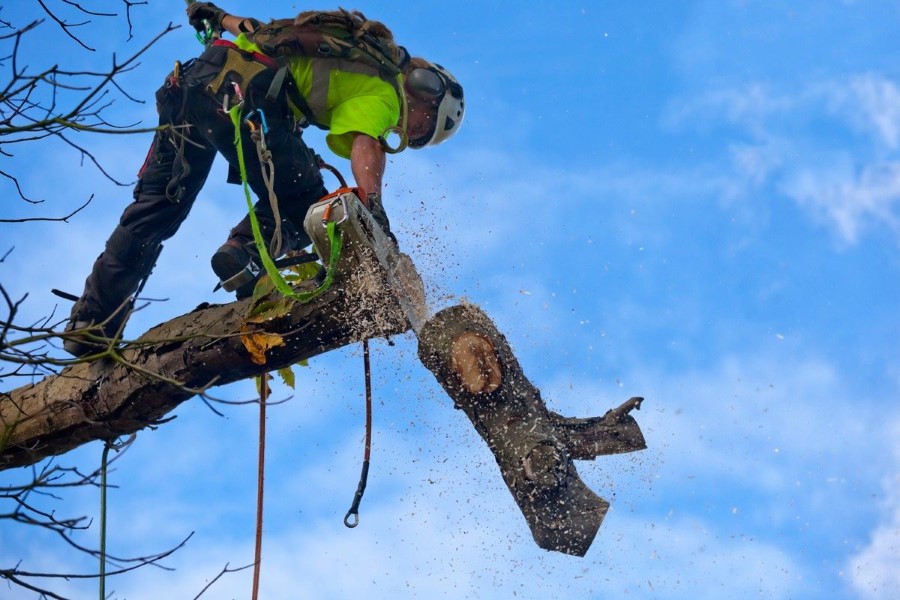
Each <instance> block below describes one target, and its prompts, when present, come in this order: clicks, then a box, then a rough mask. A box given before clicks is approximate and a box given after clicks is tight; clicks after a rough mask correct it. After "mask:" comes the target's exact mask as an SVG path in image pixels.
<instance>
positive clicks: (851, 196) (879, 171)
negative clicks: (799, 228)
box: [782, 162, 900, 244]
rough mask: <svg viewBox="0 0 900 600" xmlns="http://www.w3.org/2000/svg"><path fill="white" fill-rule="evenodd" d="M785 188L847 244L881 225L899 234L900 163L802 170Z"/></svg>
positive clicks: (838, 165) (794, 175) (840, 165)
mask: <svg viewBox="0 0 900 600" xmlns="http://www.w3.org/2000/svg"><path fill="white" fill-rule="evenodd" d="M782 188H783V191H784V192H785V193H786V194H787V195H788V196H789V197H791V198H793V199H794V200H795V201H796V202H797V203H798V204H799V205H800V207H802V208H804V209H805V210H807V211H808V212H809V213H810V214H811V215H812V216H813V218H814V219H816V220H818V221H821V222H824V223H827V224H830V225H831V227H833V228H834V229H835V230H836V233H837V234H838V236H839V238H840V239H841V240H843V241H844V242H846V243H849V244H853V243H856V242H858V241H859V239H860V238H861V237H862V235H863V234H864V233H865V232H867V231H868V230H870V229H873V228H876V227H878V226H881V227H887V228H888V229H889V230H890V231H891V232H892V233H894V234H897V233H900V162H891V163H880V164H869V165H864V166H862V167H856V168H854V167H853V166H852V165H850V164H846V163H845V164H837V165H831V167H830V168H829V167H828V166H824V165H823V166H817V167H812V166H810V167H800V168H799V169H798V170H797V171H795V172H794V173H792V174H791V175H790V176H789V178H788V179H787V180H786V181H785V182H784V183H783V185H782Z"/></svg>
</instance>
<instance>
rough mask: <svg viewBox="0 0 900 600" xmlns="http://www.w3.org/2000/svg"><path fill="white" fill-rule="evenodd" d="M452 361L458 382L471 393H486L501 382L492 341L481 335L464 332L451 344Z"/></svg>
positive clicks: (500, 373)
mask: <svg viewBox="0 0 900 600" xmlns="http://www.w3.org/2000/svg"><path fill="white" fill-rule="evenodd" d="M450 356H451V359H452V360H451V365H452V368H453V370H454V371H455V372H456V376H457V377H458V378H459V382H460V385H462V387H463V389H464V390H465V391H467V392H468V393H470V394H489V393H491V392H493V391H495V390H496V389H497V388H499V387H500V385H501V384H502V383H503V375H502V371H501V369H500V360H499V359H498V358H497V352H496V350H495V349H494V344H493V343H492V342H491V340H489V339H488V338H486V337H484V336H483V335H480V334H477V333H472V332H469V331H467V332H465V333H461V334H460V335H458V336H456V337H455V338H454V339H453V342H452V343H451V345H450Z"/></svg>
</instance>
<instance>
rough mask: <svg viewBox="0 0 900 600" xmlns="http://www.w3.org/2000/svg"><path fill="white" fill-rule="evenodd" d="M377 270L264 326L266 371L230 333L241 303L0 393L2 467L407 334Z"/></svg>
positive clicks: (208, 309)
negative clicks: (113, 355) (276, 337)
mask: <svg viewBox="0 0 900 600" xmlns="http://www.w3.org/2000/svg"><path fill="white" fill-rule="evenodd" d="M350 254H351V252H345V255H347V256H349V255H350ZM377 273H378V272H377V267H375V266H372V268H371V270H370V271H369V272H368V273H363V272H362V270H361V269H358V270H357V272H355V273H353V274H351V275H349V276H344V277H341V278H340V279H339V280H337V281H335V283H334V284H333V285H332V287H331V288H330V289H329V290H328V291H326V292H325V293H323V294H322V295H321V296H319V297H317V298H315V299H314V300H312V301H311V302H309V303H307V304H297V305H295V306H294V307H293V309H292V310H291V311H290V313H289V314H287V315H286V316H284V317H282V318H279V319H276V320H273V321H272V322H269V323H266V326H265V330H266V331H272V332H278V333H280V334H281V335H282V337H283V341H284V345H281V346H277V347H274V348H272V349H270V350H269V351H268V352H267V353H266V364H265V365H259V364H256V363H254V362H253V360H252V358H251V356H250V354H249V353H248V352H247V350H246V349H245V347H244V345H243V344H242V343H241V337H240V335H239V333H238V332H239V331H241V325H242V323H243V322H244V317H245V314H246V313H247V310H248V308H249V303H250V301H249V300H245V301H241V302H233V303H231V304H226V305H212V306H210V305H201V306H200V307H198V308H197V309H195V310H194V311H193V312H190V313H188V314H186V315H183V316H181V317H178V318H176V319H173V320H171V321H168V322H166V323H163V324H161V325H158V326H156V327H154V328H153V329H151V330H150V331H148V332H147V333H145V334H144V335H142V336H141V337H140V338H139V339H138V340H136V341H135V342H133V343H130V344H128V345H127V347H125V348H124V349H123V350H122V352H121V357H122V360H121V361H114V360H112V359H109V358H105V359H102V360H96V361H92V362H85V363H78V364H75V365H73V366H71V367H68V368H66V369H64V370H63V371H62V372H61V373H59V374H58V375H55V376H50V377H47V378H45V379H44V380H42V381H40V382H38V383H36V384H33V385H28V386H24V387H21V388H18V389H16V390H13V391H11V392H8V393H3V394H2V395H0V470H2V469H8V468H11V467H19V466H25V465H30V464H34V463H36V462H38V461H40V460H41V459H44V458H46V457H49V456H53V455H58V454H62V453H64V452H66V451H68V450H71V449H72V448H75V447H77V446H80V445H82V444H85V443H87V442H90V441H93V440H102V439H114V438H116V437H118V436H120V435H124V434H130V433H133V432H135V431H138V430H139V429H142V428H144V427H147V426H148V425H152V424H154V423H155V422H157V421H158V420H159V419H161V418H162V417H164V416H165V415H166V414H167V413H168V412H170V411H172V410H173V409H174V408H175V407H177V406H178V405H179V404H181V403H182V402H184V401H185V400H187V399H189V398H191V397H192V396H195V395H197V394H198V390H206V389H208V388H210V387H213V386H219V385H224V384H227V383H232V382H235V381H240V380H242V379H247V378H248V377H253V376H256V375H260V374H262V373H265V372H268V371H273V370H276V369H279V368H282V367H286V366H289V365H292V364H296V363H297V362H299V361H301V360H305V359H307V358H310V357H313V356H316V355H318V354H322V353H324V352H328V351H329V350H333V349H335V348H339V347H341V346H345V345H347V344H351V343H353V342H357V341H360V340H362V339H364V338H370V337H380V336H387V335H392V334H396V333H401V332H404V331H407V330H408V329H409V324H408V322H407V321H406V319H405V317H404V316H403V312H402V311H401V310H400V307H399V305H398V304H397V302H396V300H394V299H393V297H392V296H391V295H390V294H386V293H385V292H384V289H385V288H384V284H383V280H377V282H376V283H375V284H373V283H372V281H373V280H372V277H373V276H377ZM361 279H365V280H366V281H360V280H361ZM361 290H362V291H361ZM372 307H375V308H374V309H373V308H372ZM254 327H259V328H260V329H261V326H254Z"/></svg>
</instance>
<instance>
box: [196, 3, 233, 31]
mask: <svg viewBox="0 0 900 600" xmlns="http://www.w3.org/2000/svg"><path fill="white" fill-rule="evenodd" d="M186 12H187V16H188V23H190V25H191V27H193V28H194V29H196V30H197V31H199V32H203V31H206V25H205V24H204V21H206V22H207V23H209V25H210V26H211V27H212V28H213V29H214V30H216V31H222V19H224V18H225V15H227V14H228V13H227V12H225V11H224V10H222V9H221V8H219V7H218V6H216V5H215V4H213V3H212V2H193V3H191V4H189V5H188V7H187V9H186Z"/></svg>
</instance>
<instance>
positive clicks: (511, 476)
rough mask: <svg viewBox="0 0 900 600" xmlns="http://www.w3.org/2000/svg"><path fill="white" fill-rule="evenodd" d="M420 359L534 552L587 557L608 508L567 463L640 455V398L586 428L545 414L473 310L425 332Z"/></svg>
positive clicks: (499, 340) (446, 314)
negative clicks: (462, 417) (475, 443)
mask: <svg viewBox="0 0 900 600" xmlns="http://www.w3.org/2000/svg"><path fill="white" fill-rule="evenodd" d="M419 358H420V360H421V361H422V363H423V364H424V365H425V366H426V367H427V368H428V369H429V370H431V372H432V373H434V375H435V377H436V378H437V380H438V382H440V384H441V386H443V388H444V390H446V392H447V394H449V395H450V397H451V398H452V399H453V401H454V404H455V406H456V408H459V409H461V410H462V411H463V412H464V413H465V414H466V416H468V417H469V420H470V421H472V424H473V425H474V426H475V429H476V430H477V431H478V433H479V434H480V435H481V437H482V438H483V439H484V441H485V442H487V445H488V447H489V448H490V450H491V452H492V453H493V454H494V457H495V458H496V460H497V464H498V466H499V467H500V473H501V474H502V476H503V480H504V481H505V482H506V485H507V487H508V488H509V491H510V492H511V493H512V496H513V499H514V500H515V501H516V504H518V506H519V508H520V509H521V511H522V514H523V515H524V517H525V520H526V521H527V522H528V526H529V527H530V528H531V533H532V535H533V536H534V540H535V542H537V544H538V546H540V547H541V548H544V549H546V550H555V551H558V552H564V553H566V554H572V555H575V556H584V555H585V553H586V552H587V550H588V548H590V545H591V543H592V542H593V540H594V537H595V536H596V534H597V530H598V529H599V528H600V524H601V523H602V522H603V517H604V515H605V514H606V511H607V510H608V509H609V503H608V502H606V501H605V500H604V499H603V498H600V497H599V496H597V494H595V493H594V492H593V491H591V490H590V488H588V487H587V486H586V485H585V484H584V482H583V481H582V480H581V478H580V477H579V476H578V472H577V470H576V469H575V464H574V463H573V460H574V459H592V458H595V457H596V456H599V455H602V454H617V453H621V452H633V451H635V450H642V449H644V448H645V447H646V445H645V443H644V437H643V435H642V434H641V430H640V428H639V427H638V425H637V422H636V421H635V420H634V418H633V417H632V416H631V415H630V414H629V413H630V411H631V410H633V409H636V408H640V403H641V400H642V399H641V398H632V399H630V400H628V401H627V402H625V403H624V404H623V405H622V406H620V407H619V408H617V409H614V410H611V411H609V412H608V413H607V414H606V415H605V416H604V417H597V418H592V419H567V418H564V417H562V416H560V415H558V414H556V413H553V412H551V411H549V410H547V407H546V405H545V404H544V401H543V400H542V398H541V394H540V391H539V390H538V389H537V388H536V387H534V386H533V385H532V384H531V382H530V381H529V380H528V379H527V378H526V377H525V375H524V373H523V372H522V368H521V367H520V366H519V362H518V361H517V360H516V357H515V355H514V354H513V352H512V350H511V349H510V346H509V344H508V343H507V341H506V339H505V338H504V337H503V335H502V334H501V333H500V332H499V331H498V330H497V328H496V326H495V325H494V323H493V322H492V321H491V320H490V319H489V318H488V317H487V315H485V314H484V313H483V312H482V311H481V310H480V309H478V308H477V307H474V306H470V305H460V306H453V307H451V308H448V309H445V310H443V311H441V312H439V313H438V314H437V315H436V316H435V317H434V318H432V319H430V320H429V321H428V322H427V323H426V325H425V327H424V328H423V329H422V331H421V332H420V334H419Z"/></svg>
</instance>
